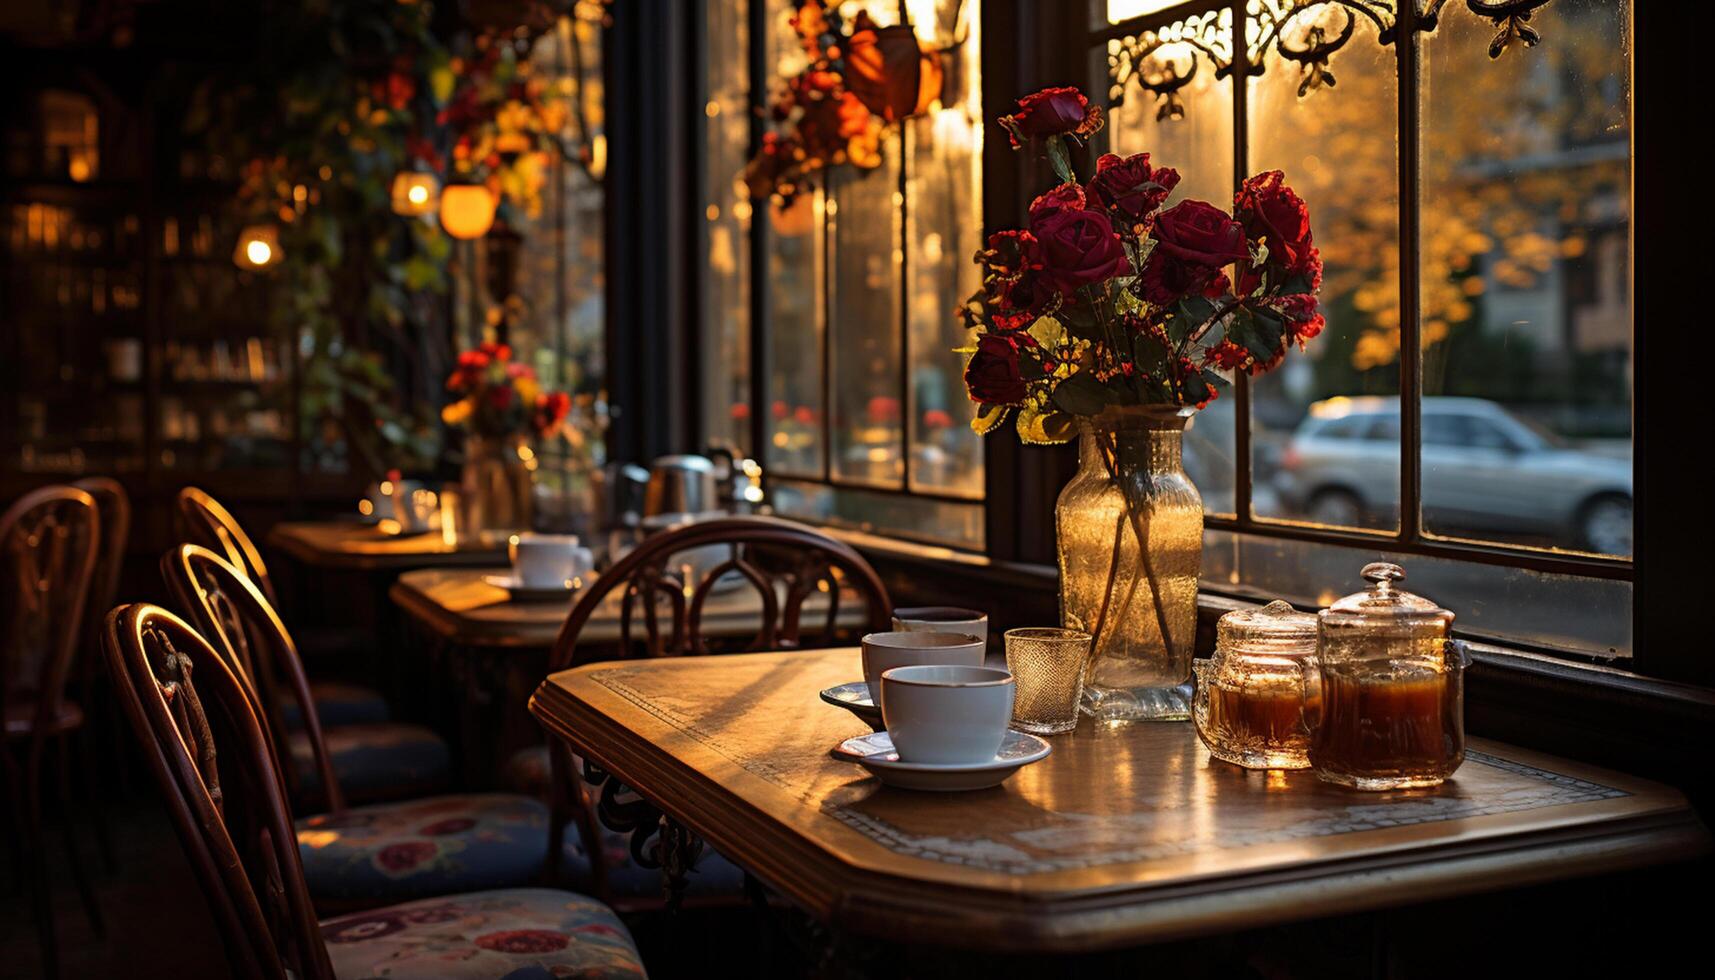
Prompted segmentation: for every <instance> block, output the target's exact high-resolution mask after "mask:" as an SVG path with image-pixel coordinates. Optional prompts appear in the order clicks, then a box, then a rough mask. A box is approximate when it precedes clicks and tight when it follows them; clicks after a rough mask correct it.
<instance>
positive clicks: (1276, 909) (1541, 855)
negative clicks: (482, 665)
mask: <svg viewBox="0 0 1715 980" xmlns="http://www.w3.org/2000/svg"><path fill="white" fill-rule="evenodd" d="M613 666H614V665H613V664H611V663H608V664H591V665H588V666H585V667H581V668H574V669H573V670H571V671H562V672H559V673H557V674H553V675H550V676H549V677H548V678H546V679H544V680H543V682H542V683H541V685H539V686H538V687H537V689H536V691H535V693H534V694H533V695H532V696H531V698H530V711H531V713H532V714H534V715H535V716H536V718H537V719H538V721H540V722H541V723H542V724H543V726H544V728H546V729H547V730H548V731H549V732H550V734H551V735H555V736H558V737H561V738H564V739H565V740H566V741H567V742H568V743H570V744H571V745H572V746H573V748H574V749H575V750H576V751H577V752H579V753H581V754H582V755H584V756H585V757H587V758H589V759H591V760H592V761H594V762H596V763H598V764H599V765H601V766H602V767H603V768H604V769H606V770H607V771H608V772H610V773H612V774H613V775H614V776H615V777H616V778H618V779H620V780H621V781H623V782H625V783H626V784H627V785H628V786H631V787H632V788H633V789H634V790H637V791H638V792H639V793H640V795H642V796H644V797H645V798H647V799H649V800H650V802H651V803H653V804H654V805H656V806H657V807H658V808H660V809H661V810H662V811H663V812H664V813H667V814H668V815H669V816H671V817H673V818H674V819H675V820H678V821H679V822H681V823H682V824H684V825H685V826H686V827H688V828H690V829H692V830H694V831H695V832H697V833H698V834H699V836H701V837H702V838H703V839H704V840H705V842H707V843H708V844H709V845H710V846H711V847H713V848H714V849H716V850H718V851H720V852H721V853H722V854H724V855H725V856H726V857H727V858H728V859H730V860H732V861H733V862H734V863H736V864H738V865H739V866H741V867H744V868H746V869H747V870H749V871H751V872H752V873H754V874H756V875H757V876H758V877H759V878H761V879H762V880H764V881H767V882H768V883H769V884H770V885H772V886H773V887H775V888H776V889H777V890H779V891H781V892H782V893H784V894H786V895H787V896H788V897H790V898H791V899H792V900H793V901H795V902H798V903H799V904H801V905H803V906H804V907H806V908H807V909H809V910H810V911H811V912H812V913H814V914H816V915H817V916H819V917H821V918H823V919H824V920H827V921H831V922H834V923H835V924H836V925H838V926H840V927H842V928H845V929H848V930H850V931H853V932H857V933H865V934H875V935H885V936H888V937H893V938H897V939H902V940H906V941H923V942H931V943H934V944H936V945H946V946H958V947H973V948H977V947H980V948H985V949H996V950H1008V951H1038V952H1044V951H1045V952H1075V951H1080V950H1094V949H1109V948H1117V947H1125V946H1131V945H1137V944H1140V943H1146V942H1155V941H1162V940H1169V939H1177V938H1187V937H1191V936H1196V935H1203V934H1208V933H1212V932H1219V931H1223V930H1228V929H1231V928H1232V922H1233V920H1232V917H1231V914H1232V912H1233V911H1234V910H1235V909H1236V908H1241V907H1242V908H1243V909H1244V912H1245V926H1246V927H1247V928H1248V927H1252V926H1261V925H1272V924H1278V923H1281V922H1288V921H1294V920H1302V919H1307V918H1315V917H1320V916H1326V915H1336V914H1341V913H1346V912H1352V911H1357V910H1360V909H1364V908H1373V907H1376V906H1377V905H1379V904H1385V905H1390V906H1391V905H1401V904H1412V903H1415V902H1420V901H1427V900H1431V899H1437V898H1449V897H1456V896H1459V895H1468V894H1476V893H1479V892H1483V891H1494V890H1499V889H1503V888H1509V887H1519V886H1524V885H1530V884H1538V883H1542V882H1547V881H1553V880H1561V879H1566V878H1572V877H1580V876H1584V875H1590V874H1597V873H1601V872H1603V871H1610V870H1618V869H1622V868H1633V867H1640V866H1644V865H1648V864H1658V863H1666V862H1669V861H1673V860H1676V859H1683V858H1687V857H1690V856H1693V855H1695V854H1697V853H1702V852H1706V851H1708V850H1709V849H1710V837H1709V834H1708V832H1707V830H1706V829H1705V828H1704V827H1703V825H1702V824H1701V822H1700V821H1699V820H1698V819H1697V817H1696V814H1695V813H1694V812H1693V811H1692V810H1691V808H1690V807H1689V805H1688V804H1687V803H1686V802H1685V800H1684V798H1683V796H1681V795H1679V794H1678V793H1677V791H1674V790H1672V789H1671V788H1668V787H1660V786H1657V785H1656V784H1649V783H1644V782H1642V781H1639V780H1635V779H1632V778H1631V777H1624V776H1621V775H1620V774H1614V778H1613V780H1612V781H1613V782H1618V783H1622V784H1625V785H1628V786H1630V787H1632V788H1633V789H1643V790H1645V791H1649V790H1654V792H1650V793H1649V795H1650V797H1651V798H1652V799H1654V800H1655V801H1656V803H1657V805H1656V806H1655V807H1654V808H1653V809H1650V810H1646V811H1641V812H1638V813H1635V814H1631V815H1625V816H1618V817H1608V818H1605V819H1601V820H1598V821H1596V822H1594V823H1589V824H1584V825H1581V826H1576V827H1552V828H1542V829H1540V830H1537V831H1531V832H1525V833H1522V834H1514V835H1512V836H1508V837H1505V838H1498V837H1489V838H1478V839H1475V840H1469V839H1464V840H1455V841H1446V842H1440V843H1434V844H1426V845H1423V846H1420V847H1416V848H1413V849H1411V850H1409V851H1396V852H1392V853H1388V854H1380V855H1375V854H1370V855H1357V856H1351V857H1346V858H1339V859H1334V860H1330V861H1326V862H1321V863H1319V864H1318V865H1316V866H1315V868H1314V870H1313V871H1311V872H1310V873H1308V874H1307V873H1305V871H1304V870H1303V869H1297V870H1289V869H1270V870H1263V871H1240V872H1235V873H1230V874H1224V875H1216V876H1205V877H1200V878H1197V879H1194V880H1191V881H1184V882H1179V883H1159V882H1156V883H1147V882H1146V883H1139V884H1134V885H1131V886H1127V887H1121V888H1114V889H1107V890H1102V891H1095V892H1085V893H1081V894H1070V895H1057V894H1053V893H1037V894H1034V895H1026V894H1023V893H1020V892H1011V893H1008V892H1006V891H1004V890H1002V889H991V888H971V887H961V886H958V885H955V884H950V883H946V882H936V881H927V880H924V879H919V878H907V877H904V876H901V875H896V874H890V873H887V872H885V871H879V870H874V869H867V868H863V867H859V866H857V865H855V864H852V863H850V862H849V861H847V860H845V859H844V858H842V857H841V856H840V855H838V854H836V853H834V852H832V851H830V850H828V849H827V848H826V847H824V846H822V845H820V844H818V843H817V842H815V841H813V840H812V839H811V838H809V837H806V836H804V835H802V834H800V833H797V832H796V831H794V830H793V829H791V828H790V827H788V826H787V825H785V824H783V823H781V822H780V821H779V820H778V819H777V818H775V817H773V816H772V815H770V814H769V813H768V812H767V811H765V810H762V809H761V808H759V807H757V806H755V805H752V804H750V803H748V802H747V801H745V800H744V799H743V798H742V797H740V796H738V795H737V794H734V793H731V792H729V791H726V790H725V788H724V787H721V786H720V785H719V784H718V783H716V782H715V781H714V780H712V779H710V778H709V777H707V776H706V775H704V774H703V773H702V772H700V771H698V770H697V769H695V768H693V767H692V766H690V765H688V764H686V763H685V762H683V761H682V760H679V759H678V758H676V757H674V756H672V755H671V754H670V753H668V752H665V751H659V750H657V751H655V752H649V751H646V750H643V749H642V748H641V744H643V743H641V740H640V739H637V738H636V737H635V736H634V737H633V738H632V739H631V740H630V744H628V741H627V739H626V737H625V736H626V734H627V732H628V730H627V729H626V728H625V727H624V726H623V725H621V724H619V723H618V722H616V721H614V720H613V719H612V718H611V717H609V716H607V715H605V714H604V713H602V712H601V711H600V710H599V709H597V708H595V707H593V706H591V705H589V704H588V703H586V702H584V701H583V700H582V699H580V698H579V697H578V696H577V695H576V693H575V692H573V691H572V690H569V689H568V688H567V687H566V686H565V685H564V684H562V683H559V682H558V681H559V680H561V679H572V678H575V677H576V676H577V675H579V674H583V673H587V672H590V671H592V670H600V669H603V668H611V667H613ZM1510 748H1511V747H1509V749H1510ZM1517 754H1518V755H1523V756H1537V754H1536V753H1527V752H1523V751H1522V750H1521V751H1519V752H1518V753H1517ZM1557 761H1558V760H1557ZM1562 768H1565V767H1562ZM1575 768H1578V769H1579V770H1580V771H1583V772H1595V770H1592V769H1589V768H1588V767H1575ZM639 785H643V786H648V787H650V789H649V790H647V791H646V790H641V789H637V787H638V786H639ZM663 789H671V790H672V791H673V792H672V793H671V794H668V793H664V792H663ZM669 795H671V796H672V797H673V798H672V799H666V798H665V797H666V796H669ZM741 827H742V828H743V829H742V831H741V830H740V829H739V828H741ZM1402 886H1405V887H1406V888H1407V889H1408V890H1409V896H1410V897H1409V899H1408V900H1407V901H1403V902H1402V901H1398V900H1397V896H1398V895H1399V894H1400V891H1401V888H1402ZM1383 895H1387V896H1389V897H1390V898H1392V899H1394V900H1390V901H1387V902H1385V903H1382V902H1377V901H1376V899H1377V898H1379V897H1381V896H1383Z"/></svg>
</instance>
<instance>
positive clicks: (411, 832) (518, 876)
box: [162, 545, 576, 909]
mask: <svg viewBox="0 0 1715 980" xmlns="http://www.w3.org/2000/svg"><path fill="white" fill-rule="evenodd" d="M162 568H163V573H164V575H165V577H166V578H167V580H168V582H169V583H170V585H171V587H172V590H173V592H174V593H175V594H176V596H177V598H178V602H179V604H180V605H181V606H182V607H183V608H184V609H186V610H188V611H189V612H190V613H191V620H192V621H193V622H195V623H196V624H197V626H198V627H199V629H200V631H201V633H202V634H203V635H204V636H205V637H207V638H208V639H209V640H210V642H211V643H212V644H213V646H214V649H215V650H216V652H217V653H219V654H221V655H222V656H223V657H224V658H225V662H226V663H227V664H228V665H229V667H230V668H231V669H232V672H233V674H234V676H236V677H238V678H239V679H240V680H242V681H243V682H244V683H245V684H246V685H247V690H248V691H249V692H250V694H251V696H252V699H253V700H254V701H255V703H256V712H257V719H258V726H259V727H260V728H261V730H262V731H263V732H264V733H265V734H266V735H268V736H269V741H270V745H271V747H272V748H273V750H274V753H275V758H276V760H281V759H294V760H295V761H299V762H300V764H302V762H301V760H304V759H306V757H307V759H308V762H309V763H310V764H311V765H312V766H313V767H314V768H315V770H316V771H317V773H318V775H319V780H320V783H321V785H324V786H327V787H329V789H330V792H329V793H328V794H327V799H328V812H326V813H324V814H320V815H317V816H312V817H306V818H303V819H301V820H299V821H298V823H297V835H298V842H299V844H300V845H301V849H302V856H303V865H304V873H305V877H306V880H307V881H308V887H309V890H310V894H311V896H312V897H313V898H314V899H315V900H316V903H317V906H318V907H320V908H323V909H334V908H352V907H359V906H362V905H365V904H368V905H374V904H378V903H380V902H384V901H403V900H406V899H412V898H422V897H425V896H428V895H436V894H446V893H450V892H458V891H472V890H476V889H481V888H499V887H505V886H511V885H518V884H522V883H525V882H532V881H535V880H536V879H537V878H538V877H539V876H540V875H541V872H542V845H543V842H544V841H545V840H546V839H547V827H548V808H547V806H546V805H545V804H543V803H542V801H540V800H537V799H535V798H533V797H529V796H521V795H514V794H506V793H481V794H458V795H440V796H428V797H423V798H418V799H411V800H406V801H402V802H393V803H383V804H376V805H373V806H365V807H358V808H353V809H348V808H347V807H346V805H345V799H344V793H343V792H342V784H343V783H344V781H345V776H344V774H343V773H342V772H341V771H340V765H339V762H340V753H341V746H339V745H337V744H335V745H331V746H330V745H329V744H328V743H327V741H326V740H325V739H324V737H323V732H322V729H321V725H320V724H319V722H318V721H317V720H316V713H315V712H314V711H312V710H309V709H310V707H311V704H310V703H309V702H310V696H309V687H308V684H307V683H306V682H305V680H304V674H303V670H302V668H301V667H300V666H299V665H298V660H297V657H296V654H295V653H294V651H293V647H292V638H291V636H290V634H288V633H287V632H286V628H285V626H284V625H283V624H282V623H281V622H280V618H279V616H277V615H276V614H275V612H274V610H273V609H272V608H271V607H270V606H269V605H268V601H267V599H265V598H263V596H262V593H261V591H260V590H258V589H257V588H256V586H255V583H254V582H252V581H250V580H249V579H248V578H246V577H245V576H244V575H242V574H240V573H239V572H238V570H237V569H235V568H233V567H232V566H231V565H229V564H227V563H226V562H225V561H223V560H222V559H221V558H220V557H219V556H217V555H215V554H214V553H213V552H210V551H209V550H208V549H206V548H201V547H198V546H197V545H182V546H180V547H179V548H178V549H176V550H174V551H172V552H169V553H168V555H167V557H166V559H165V560H163V562H162ZM266 677H273V678H274V680H273V681H271V682H269V684H271V685H272V687H271V688H270V686H268V685H265V684H264V683H261V682H260V679H261V678H266ZM270 689H272V690H274V691H284V692H287V693H286V694H285V695H283V696H287V697H291V698H294V699H296V700H297V701H298V702H299V703H300V704H301V705H302V706H303V707H304V708H305V711H304V717H305V718H306V719H308V721H307V724H306V725H305V727H304V729H303V730H302V731H301V732H298V733H294V734H293V736H292V738H293V739H294V740H295V742H293V743H289V744H286V745H282V744H281V740H280V739H279V737H278V733H279V727H278V725H279V722H278V712H277V711H275V710H273V709H271V708H270V707H269V706H268V700H269V698H270V696H275V697H278V696H282V695H278V694H276V695H270V694H269V693H268V691H269V690H270ZM339 731H340V730H339V729H333V730H331V732H330V733H329V734H330V735H332V736H336V737H337V735H338V733H339ZM289 753H290V754H289ZM282 772H283V774H284V776H283V778H284V779H285V781H286V784H287V785H288V786H290V784H291V780H292V779H293V778H294V776H293V771H292V769H291V768H290V767H282ZM574 857H576V855H574Z"/></svg>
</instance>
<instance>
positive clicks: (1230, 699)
mask: <svg viewBox="0 0 1715 980" xmlns="http://www.w3.org/2000/svg"><path fill="white" fill-rule="evenodd" d="M1191 666H1192V669H1193V670H1194V671H1195V672H1196V674H1197V696H1196V698H1195V700H1193V701H1192V703H1191V717H1192V719H1193V720H1194V721H1195V722H1196V724H1197V737H1198V738H1201V739H1202V740H1203V744H1204V745H1206V746H1208V749H1209V754H1210V755H1212V756H1214V757H1215V758H1217V759H1220V760H1222V761H1224V762H1231V763H1233V764H1234V765H1239V766H1244V767H1245V768H1247V769H1305V768H1308V767H1309V765H1310V760H1309V757H1308V753H1309V749H1310V732H1309V731H1308V730H1307V729H1306V728H1305V725H1304V717H1305V708H1306V706H1308V707H1309V708H1310V710H1311V712H1312V713H1314V711H1315V709H1316V706H1317V704H1318V702H1319V699H1320V698H1321V696H1322V695H1321V690H1322V678H1321V676H1320V674H1319V673H1318V672H1317V669H1316V617H1315V616H1312V615H1310V614H1309V613H1301V612H1299V611H1298V610H1296V609H1294V608H1292V607H1291V606H1290V605H1288V604H1287V603H1284V602H1281V601H1280V600H1278V599H1277V600H1275V601H1274V602H1271V603H1269V604H1268V605H1266V606H1263V607H1262V608H1260V609H1239V610H1235V611H1233V612H1230V613H1227V614H1226V615H1225V616H1222V617H1221V619H1220V621H1219V622H1217V623H1216V624H1215V655H1214V656H1213V657H1212V658H1210V659H1208V660H1194V661H1192V663H1191Z"/></svg>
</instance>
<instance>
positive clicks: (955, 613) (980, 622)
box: [893, 606, 989, 640]
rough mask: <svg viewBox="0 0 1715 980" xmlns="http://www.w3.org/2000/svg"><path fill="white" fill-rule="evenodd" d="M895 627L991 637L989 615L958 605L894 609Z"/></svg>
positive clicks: (918, 631)
mask: <svg viewBox="0 0 1715 980" xmlns="http://www.w3.org/2000/svg"><path fill="white" fill-rule="evenodd" d="M893 628H894V629H895V630H899V631H903V632H915V633H966V634H969V635H971V636H974V637H976V638H977V639H979V640H987V639H988V638H989V617H988V613H985V612H983V611H981V610H978V609H963V608H960V607H958V606H910V607H907V608H903V609H895V610H894V611H893Z"/></svg>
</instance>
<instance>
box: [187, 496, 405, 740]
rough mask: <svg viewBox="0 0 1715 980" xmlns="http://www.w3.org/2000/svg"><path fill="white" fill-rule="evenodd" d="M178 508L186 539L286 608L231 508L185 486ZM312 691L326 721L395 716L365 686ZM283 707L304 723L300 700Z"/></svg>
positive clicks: (291, 720)
mask: <svg viewBox="0 0 1715 980" xmlns="http://www.w3.org/2000/svg"><path fill="white" fill-rule="evenodd" d="M178 510H179V514H178V516H179V520H178V524H179V530H180V533H181V535H182V537H181V538H180V540H182V541H187V542H189V543H191V544H200V545H202V546H203V547H204V548H207V549H208V550H210V551H212V552H214V553H215V554H217V555H219V556H221V557H222V558H225V559H226V560H227V562H228V563H230V564H231V565H232V567H234V568H236V569H238V570H239V571H240V572H243V573H244V574H245V576H246V577H248V578H249V579H250V580H251V581H252V582H255V583H256V588H257V589H258V590H259V591H260V592H261V593H262V596H263V598H265V599H267V600H268V604H269V605H270V606H273V607H274V608H275V609H279V608H280V597H279V595H278V593H276V592H275V590H274V580H273V578H272V577H271V576H270V575H269V574H268V565H267V564H266V563H265V562H264V561H263V560H262V552H261V550H260V549H259V548H257V547H256V543H255V542H254V541H252V540H251V539H250V535H248V534H246V533H244V528H243V526H241V525H240V524H239V523H238V519H237V518H235V517H233V516H232V512H231V511H229V510H227V509H226V508H225V507H224V506H222V505H221V503H220V501H218V500H216V499H214V498H213V497H211V496H209V495H208V494H207V493H204V492H203V491H202V490H199V489H197V488H196V487H184V488H183V489H181V490H179V495H178ZM310 690H311V691H312V692H314V694H315V696H316V697H315V700H316V707H317V709H318V710H319V711H320V712H321V718H322V724H324V725H361V724H367V723H370V722H382V721H386V720H388V718H389V717H390V716H391V712H390V710H389V709H388V706H387V701H386V699H384V698H383V697H382V696H381V695H380V694H377V693H376V692H375V691H373V690H370V689H369V688H367V687H364V686H362V685H359V684H352V683H349V682H346V681H336V680H324V679H317V680H314V681H311V682H310ZM283 711H284V713H285V714H284V720H285V722H286V724H288V725H290V726H291V727H293V728H297V727H299V726H300V725H301V724H302V719H300V718H299V717H298V716H297V706H296V705H295V704H287V705H285V706H284V707H283Z"/></svg>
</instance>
